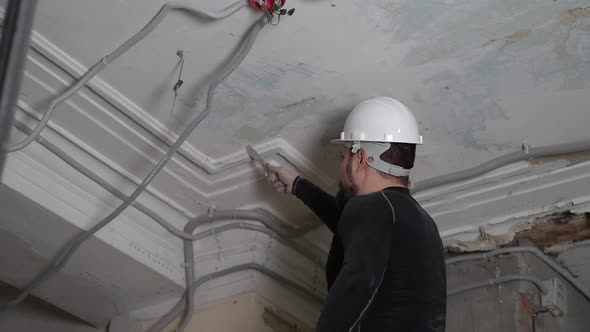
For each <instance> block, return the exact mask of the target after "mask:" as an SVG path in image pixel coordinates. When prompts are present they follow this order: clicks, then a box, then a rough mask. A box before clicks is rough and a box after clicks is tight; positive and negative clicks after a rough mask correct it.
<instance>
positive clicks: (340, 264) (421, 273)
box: [293, 177, 447, 332]
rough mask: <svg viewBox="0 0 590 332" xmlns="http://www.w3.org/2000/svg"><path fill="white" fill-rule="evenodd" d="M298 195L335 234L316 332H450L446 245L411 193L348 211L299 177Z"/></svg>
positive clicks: (367, 199) (360, 201) (362, 201)
mask: <svg viewBox="0 0 590 332" xmlns="http://www.w3.org/2000/svg"><path fill="white" fill-rule="evenodd" d="M293 193H294V194H295V195H296V196H297V197H298V198H299V199H300V200H302V201H303V203H305V205H307V206H308V207H309V208H310V209H311V210H313V211H314V213H315V214H317V215H318V217H320V219H322V221H323V222H324V223H325V224H326V226H327V227H328V228H329V229H330V230H331V231H332V232H333V233H334V238H333V240H332V246H331V248H330V254H329V256H328V261H327V264H326V279H327V281H328V289H329V293H328V298H327V301H326V304H325V306H324V309H323V311H322V314H321V316H320V319H319V322H318V324H317V329H316V331H317V332H341V331H342V332H344V331H370V332H397V331H399V332H402V331H403V332H444V331H445V321H446V298H447V289H446V269H445V261H444V255H443V245H442V241H441V239H440V235H439V233H438V229H437V227H436V224H435V223H434V221H433V220H432V218H431V217H430V216H429V215H428V213H426V211H424V209H422V207H421V206H420V205H419V204H418V202H416V200H414V199H413V198H412V196H411V195H410V192H409V190H408V189H407V188H399V187H390V188H386V189H384V190H382V191H379V192H375V193H371V194H367V195H358V196H356V197H354V198H353V199H351V200H350V201H349V202H348V203H347V204H346V206H345V207H344V208H343V209H339V207H338V203H337V201H336V198H335V197H333V196H332V195H329V194H327V193H326V192H324V191H323V190H321V189H320V188H318V187H316V186H315V185H313V184H312V183H311V182H309V181H307V180H306V179H304V178H301V177H298V178H297V179H296V180H295V183H294V188H293Z"/></svg>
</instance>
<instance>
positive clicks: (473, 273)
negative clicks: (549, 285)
mask: <svg viewBox="0 0 590 332" xmlns="http://www.w3.org/2000/svg"><path fill="white" fill-rule="evenodd" d="M447 274H448V284H449V289H452V288H455V287H458V286H462V285H465V284H466V283H469V282H474V281H481V280H486V279H490V278H496V277H497V276H502V275H508V274H526V275H535V276H537V277H538V278H539V279H541V280H545V279H550V278H553V277H555V276H557V275H556V274H555V273H554V272H553V270H552V269H550V268H549V267H547V266H545V265H544V264H543V263H542V262H541V261H539V260H538V259H537V258H536V257H534V256H532V255H528V254H523V255H519V256H505V257H499V258H492V259H489V260H486V261H472V262H464V263H459V264H455V265H452V266H449V267H448V271H447ZM560 279H561V280H563V278H560ZM566 285H567V297H568V313H567V314H566V315H564V316H563V317H553V316H551V315H550V314H548V313H541V314H539V315H538V316H537V318H536V320H535V323H536V326H535V328H534V327H533V317H532V316H533V313H534V312H535V310H536V309H538V308H537V307H536V306H538V305H539V296H540V293H539V291H538V290H537V289H536V288H535V287H534V286H532V285H531V284H530V283H526V282H515V283H510V284H504V285H503V286H501V287H488V288H485V289H478V290H474V291H470V292H467V293H464V294H460V295H456V296H452V297H450V298H449V301H448V307H447V308H448V309H447V310H448V316H447V331H448V332H455V331H457V332H458V331H461V332H468V331H478V332H488V331H489V332H492V331H493V332H497V331H502V332H542V331H546V332H560V331H564V332H566V331H567V332H582V331H588V326H589V325H590V315H588V313H590V302H589V301H587V300H586V299H585V298H584V297H583V296H582V295H581V294H579V293H578V292H577V291H576V290H575V289H574V288H573V287H571V286H570V285H569V284H567V283H566Z"/></svg>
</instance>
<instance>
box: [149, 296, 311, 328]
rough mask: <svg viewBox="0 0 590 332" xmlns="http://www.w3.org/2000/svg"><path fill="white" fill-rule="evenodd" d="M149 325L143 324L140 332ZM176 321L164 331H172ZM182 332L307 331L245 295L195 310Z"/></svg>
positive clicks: (253, 297)
mask: <svg viewBox="0 0 590 332" xmlns="http://www.w3.org/2000/svg"><path fill="white" fill-rule="evenodd" d="M151 324H153V322H146V323H145V324H144V330H145V329H147V328H148V327H149V326H150V325H151ZM177 326H178V320H176V321H175V322H173V323H171V324H170V326H168V328H167V329H166V330H165V332H174V331H176V330H175V328H176V327H177ZM185 331H186V332H197V331H198V332H235V331H240V332H309V331H312V330H311V329H310V328H309V327H307V326H305V324H303V323H301V322H299V321H297V320H295V319H294V318H292V317H290V316H289V315H288V314H287V313H285V312H282V311H281V310H279V309H277V308H276V307H275V306H273V305H272V304H270V303H269V302H268V301H267V300H265V299H264V298H262V297H260V296H258V295H256V294H254V293H248V294H243V295H238V296H234V297H231V298H228V299H226V300H223V301H220V302H216V303H213V304H210V305H207V306H205V307H202V308H199V309H198V310H196V311H195V313H194V315H193V317H192V319H191V323H190V324H189V325H188V327H187V328H186V330H185Z"/></svg>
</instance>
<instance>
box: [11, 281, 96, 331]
mask: <svg viewBox="0 0 590 332" xmlns="http://www.w3.org/2000/svg"><path fill="white" fill-rule="evenodd" d="M16 294H17V292H16V289H14V288H13V287H11V286H8V285H7V284H4V283H0V303H4V302H5V301H7V300H9V299H12V298H14V296H15V295H16ZM0 331H18V332H39V331H43V332H104V331H105V330H104V329H96V328H94V327H92V326H90V325H88V324H86V323H84V322H82V321H80V320H78V319H77V318H75V317H74V316H72V315H70V314H68V313H66V312H64V311H62V310H60V309H58V308H56V307H53V306H51V305H49V304H47V303H45V302H43V301H41V300H38V299H36V298H29V299H27V300H26V301H25V302H24V303H22V304H21V305H19V306H18V307H16V308H14V309H11V310H10V311H8V312H6V313H2V314H0Z"/></svg>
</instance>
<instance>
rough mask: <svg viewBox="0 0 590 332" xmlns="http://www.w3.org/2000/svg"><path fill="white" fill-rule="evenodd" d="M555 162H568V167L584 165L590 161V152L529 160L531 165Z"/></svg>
mask: <svg viewBox="0 0 590 332" xmlns="http://www.w3.org/2000/svg"><path fill="white" fill-rule="evenodd" d="M557 160H565V161H567V162H568V166H574V165H577V164H581V163H585V162H588V161H590V151H586V152H579V153H570V154H563V155H559V156H552V157H544V158H533V159H529V161H528V162H529V163H530V164H531V165H541V164H544V163H548V162H554V161H557Z"/></svg>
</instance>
